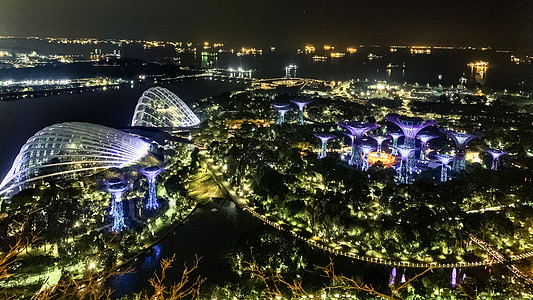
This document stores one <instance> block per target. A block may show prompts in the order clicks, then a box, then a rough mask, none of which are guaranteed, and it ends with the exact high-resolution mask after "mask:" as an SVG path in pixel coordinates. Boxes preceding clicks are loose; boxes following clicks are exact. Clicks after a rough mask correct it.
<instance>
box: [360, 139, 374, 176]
mask: <svg viewBox="0 0 533 300" xmlns="http://www.w3.org/2000/svg"><path fill="white" fill-rule="evenodd" d="M359 149H361V151H363V164H362V166H361V170H363V171H366V170H368V154H370V152H372V150H374V147H372V146H370V145H360V146H359Z"/></svg>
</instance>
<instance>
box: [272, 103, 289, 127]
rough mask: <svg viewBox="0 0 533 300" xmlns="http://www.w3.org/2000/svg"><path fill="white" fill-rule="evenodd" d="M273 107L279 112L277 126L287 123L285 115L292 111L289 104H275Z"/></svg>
mask: <svg viewBox="0 0 533 300" xmlns="http://www.w3.org/2000/svg"><path fill="white" fill-rule="evenodd" d="M271 105H272V107H274V108H276V109H277V111H278V119H277V120H276V124H278V125H281V124H283V123H285V114H286V113H287V112H288V111H289V110H291V109H290V108H289V104H288V103H274V104H271Z"/></svg>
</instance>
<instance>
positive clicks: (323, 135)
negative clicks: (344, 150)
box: [314, 133, 335, 159]
mask: <svg viewBox="0 0 533 300" xmlns="http://www.w3.org/2000/svg"><path fill="white" fill-rule="evenodd" d="M314 136H315V137H316V138H318V139H319V140H320V141H321V149H320V152H319V153H318V158H319V159H322V158H324V157H326V156H327V155H328V153H327V144H328V141H329V140H330V139H332V138H334V137H335V135H333V134H331V133H315V134H314Z"/></svg>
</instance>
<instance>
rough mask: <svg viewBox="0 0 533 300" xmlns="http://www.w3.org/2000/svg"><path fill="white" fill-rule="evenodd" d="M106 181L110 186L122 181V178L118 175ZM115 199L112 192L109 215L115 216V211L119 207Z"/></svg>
mask: <svg viewBox="0 0 533 300" xmlns="http://www.w3.org/2000/svg"><path fill="white" fill-rule="evenodd" d="M104 182H105V184H106V185H107V187H108V188H109V187H110V186H112V185H115V184H119V183H122V179H121V178H118V177H116V178H110V179H106V180H105V181H104ZM114 199H115V195H114V194H111V210H110V211H109V215H110V216H112V217H114V216H115V212H116V211H117V207H116V203H115V201H114Z"/></svg>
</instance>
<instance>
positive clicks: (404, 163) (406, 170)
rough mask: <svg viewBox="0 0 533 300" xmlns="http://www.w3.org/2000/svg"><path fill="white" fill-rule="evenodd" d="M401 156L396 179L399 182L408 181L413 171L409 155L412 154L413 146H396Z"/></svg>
mask: <svg viewBox="0 0 533 300" xmlns="http://www.w3.org/2000/svg"><path fill="white" fill-rule="evenodd" d="M396 149H397V150H398V153H399V154H400V156H401V157H402V160H401V162H400V166H399V167H398V169H397V171H398V181H399V182H400V183H410V182H411V178H410V177H411V174H412V173H413V166H412V163H411V159H410V157H411V156H412V155H413V154H414V151H415V148H414V147H413V146H408V145H405V144H404V145H400V146H398V147H397V148H396Z"/></svg>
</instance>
